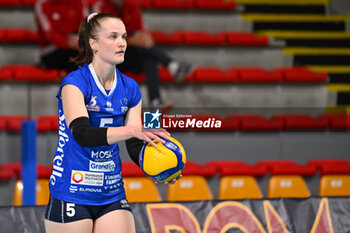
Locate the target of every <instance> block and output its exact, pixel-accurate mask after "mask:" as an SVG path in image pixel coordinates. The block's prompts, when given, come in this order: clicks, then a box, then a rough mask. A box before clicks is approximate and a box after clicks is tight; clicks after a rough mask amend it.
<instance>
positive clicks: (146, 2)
mask: <svg viewBox="0 0 350 233" xmlns="http://www.w3.org/2000/svg"><path fill="white" fill-rule="evenodd" d="M135 2H136V3H137V5H138V6H139V7H141V8H149V7H151V5H152V2H151V0H135Z"/></svg>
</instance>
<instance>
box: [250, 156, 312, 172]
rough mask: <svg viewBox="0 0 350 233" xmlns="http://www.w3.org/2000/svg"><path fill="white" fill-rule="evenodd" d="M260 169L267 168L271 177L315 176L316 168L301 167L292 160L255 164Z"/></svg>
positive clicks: (265, 161)
mask: <svg viewBox="0 0 350 233" xmlns="http://www.w3.org/2000/svg"><path fill="white" fill-rule="evenodd" d="M255 165H256V166H258V167H265V168H266V169H267V170H268V171H269V173H270V175H301V176H313V175H315V174H316V168H315V167H313V166H308V165H301V164H299V163H297V162H295V161H292V160H261V161H258V162H257V163H255Z"/></svg>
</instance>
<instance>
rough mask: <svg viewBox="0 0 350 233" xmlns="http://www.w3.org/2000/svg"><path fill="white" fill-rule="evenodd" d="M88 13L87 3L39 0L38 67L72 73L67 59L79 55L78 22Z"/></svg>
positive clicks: (37, 4) (36, 6) (37, 8)
mask: <svg viewBox="0 0 350 233" xmlns="http://www.w3.org/2000/svg"><path fill="white" fill-rule="evenodd" d="M88 13H89V8H88V5H87V2H86V0H38V1H37V2H36V4H35V11H34V14H35V20H36V23H37V26H38V33H39V46H40V58H41V66H43V67H45V68H56V69H64V70H74V69H76V68H77V67H75V66H74V65H73V63H70V61H69V58H71V57H75V56H76V55H77V54H78V30H79V25H80V22H81V21H82V20H83V19H84V17H86V16H87V15H88Z"/></svg>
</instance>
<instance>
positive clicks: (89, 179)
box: [71, 170, 104, 186]
mask: <svg viewBox="0 0 350 233" xmlns="http://www.w3.org/2000/svg"><path fill="white" fill-rule="evenodd" d="M103 177H104V174H103V173H97V172H87V171H76V170H73V171H72V176H71V184H76V185H90V186H103Z"/></svg>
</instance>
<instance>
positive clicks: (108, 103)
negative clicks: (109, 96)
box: [106, 101, 114, 112]
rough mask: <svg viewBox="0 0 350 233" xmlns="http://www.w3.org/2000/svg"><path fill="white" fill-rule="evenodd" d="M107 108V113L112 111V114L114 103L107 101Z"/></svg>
mask: <svg viewBox="0 0 350 233" xmlns="http://www.w3.org/2000/svg"><path fill="white" fill-rule="evenodd" d="M106 106H107V108H106V110H107V111H110V112H113V111H114V109H113V108H112V102H111V101H107V102H106Z"/></svg>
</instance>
